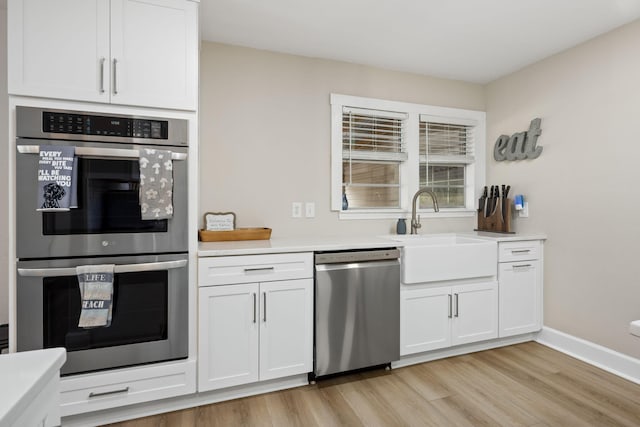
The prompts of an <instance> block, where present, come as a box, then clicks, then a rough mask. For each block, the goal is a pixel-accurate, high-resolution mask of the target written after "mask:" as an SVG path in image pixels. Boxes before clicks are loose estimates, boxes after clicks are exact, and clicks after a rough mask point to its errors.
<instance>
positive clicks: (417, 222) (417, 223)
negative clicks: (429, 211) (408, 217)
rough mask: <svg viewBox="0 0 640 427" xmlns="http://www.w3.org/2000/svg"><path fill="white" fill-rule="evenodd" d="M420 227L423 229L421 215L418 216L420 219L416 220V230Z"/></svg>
mask: <svg viewBox="0 0 640 427" xmlns="http://www.w3.org/2000/svg"><path fill="white" fill-rule="evenodd" d="M420 227H422V224H420V215H418V219H417V220H416V228H420Z"/></svg>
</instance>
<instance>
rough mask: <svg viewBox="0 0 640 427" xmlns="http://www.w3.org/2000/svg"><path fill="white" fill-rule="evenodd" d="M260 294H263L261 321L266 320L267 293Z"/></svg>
mask: <svg viewBox="0 0 640 427" xmlns="http://www.w3.org/2000/svg"><path fill="white" fill-rule="evenodd" d="M262 295H263V296H264V311H263V312H262V321H263V322H266V321H267V293H266V292H263V293H262Z"/></svg>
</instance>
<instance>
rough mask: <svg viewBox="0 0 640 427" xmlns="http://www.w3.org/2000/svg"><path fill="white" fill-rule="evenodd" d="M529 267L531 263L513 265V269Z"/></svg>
mask: <svg viewBox="0 0 640 427" xmlns="http://www.w3.org/2000/svg"><path fill="white" fill-rule="evenodd" d="M529 267H531V264H518V265H514V266H513V269H514V270H518V269H525V268H529Z"/></svg>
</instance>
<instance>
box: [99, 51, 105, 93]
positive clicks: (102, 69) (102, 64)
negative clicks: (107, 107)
mask: <svg viewBox="0 0 640 427" xmlns="http://www.w3.org/2000/svg"><path fill="white" fill-rule="evenodd" d="M105 61H106V58H105V57H102V58H100V93H104V63H105Z"/></svg>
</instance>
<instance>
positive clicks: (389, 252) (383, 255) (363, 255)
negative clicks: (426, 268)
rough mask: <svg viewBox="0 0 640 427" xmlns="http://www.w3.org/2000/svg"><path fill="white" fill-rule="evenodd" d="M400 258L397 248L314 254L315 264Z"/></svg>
mask: <svg viewBox="0 0 640 427" xmlns="http://www.w3.org/2000/svg"><path fill="white" fill-rule="evenodd" d="M398 258H400V251H399V250H398V249H397V248H383V249H364V250H353V251H339V252H316V254H315V263H316V265H318V264H342V263H351V262H367V261H382V260H387V259H398Z"/></svg>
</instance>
